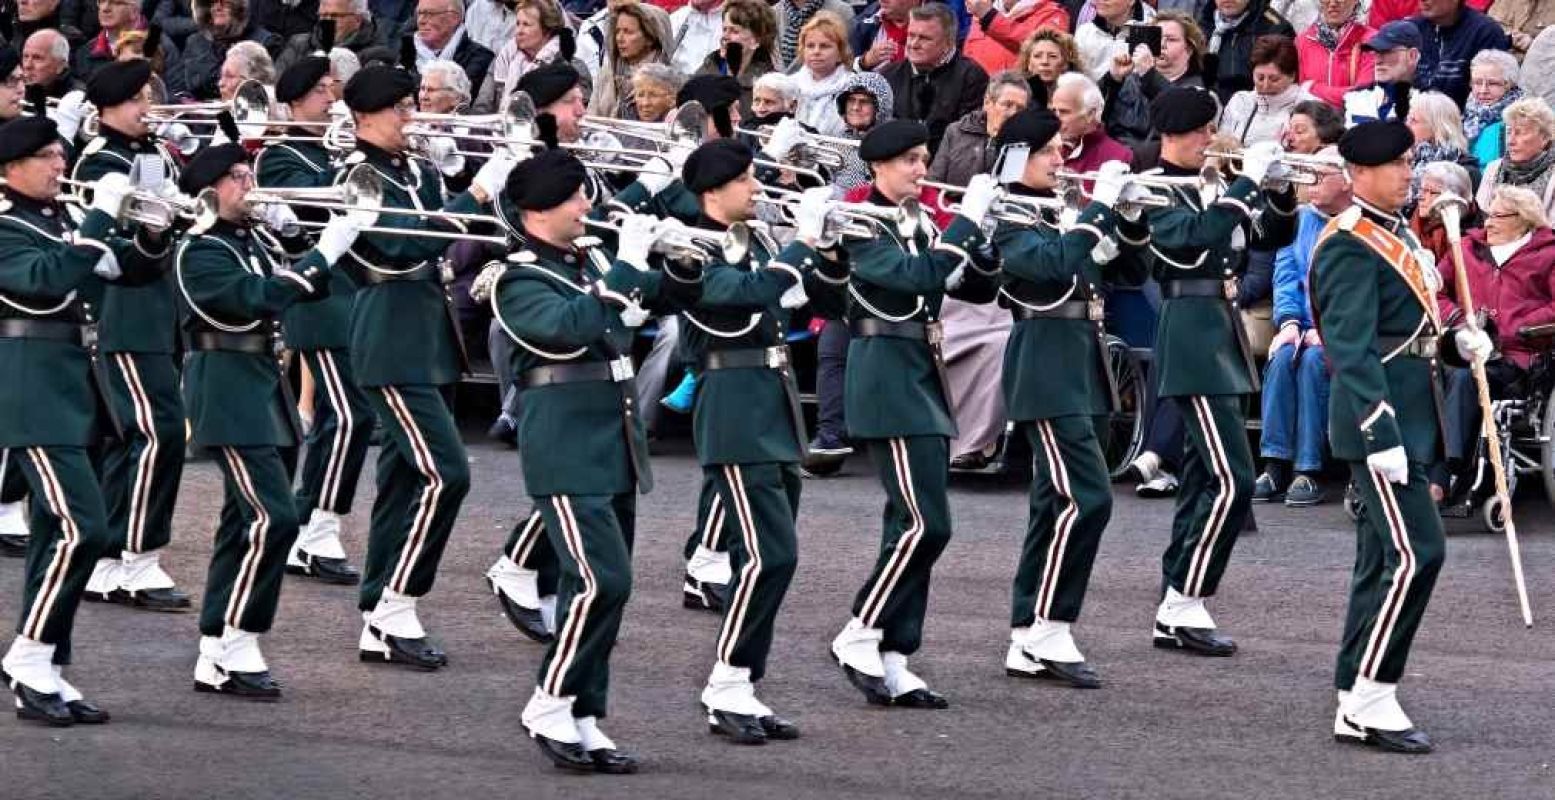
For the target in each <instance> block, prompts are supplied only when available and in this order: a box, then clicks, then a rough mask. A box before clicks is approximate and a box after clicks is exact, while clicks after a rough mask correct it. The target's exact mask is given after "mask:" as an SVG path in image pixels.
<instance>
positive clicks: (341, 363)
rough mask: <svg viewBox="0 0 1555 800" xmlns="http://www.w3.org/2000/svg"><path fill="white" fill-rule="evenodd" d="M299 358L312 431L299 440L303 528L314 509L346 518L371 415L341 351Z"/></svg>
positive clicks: (305, 352) (310, 352)
mask: <svg viewBox="0 0 1555 800" xmlns="http://www.w3.org/2000/svg"><path fill="white" fill-rule="evenodd" d="M301 355H302V359H303V361H304V362H305V363H306V364H307V365H308V372H309V373H311V374H312V375H313V386H314V392H313V398H314V400H313V428H312V429H310V430H309V431H308V435H307V437H306V438H305V439H304V442H305V444H306V445H307V452H306V454H304V456H303V459H302V480H301V481H300V482H299V484H298V486H297V516H298V517H299V518H300V519H302V520H303V521H304V522H306V521H307V520H308V517H309V516H311V515H312V514H313V510H314V509H321V510H323V511H332V512H334V513H336V514H349V513H351V501H352V500H353V499H355V498H356V484H357V481H358V480H360V479H361V477H362V464H363V463H364V462H366V461H367V448H368V446H369V445H370V444H371V443H372V438H373V410H372V406H370V405H368V402H367V394H366V393H365V392H363V391H362V390H361V388H359V387H358V386H357V385H356V381H355V380H354V379H353V378H352V375H351V358H350V356H349V355H348V354H347V353H346V351H345V350H303V351H302V352H301Z"/></svg>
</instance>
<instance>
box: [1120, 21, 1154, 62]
mask: <svg viewBox="0 0 1555 800" xmlns="http://www.w3.org/2000/svg"><path fill="white" fill-rule="evenodd" d="M1139 45H1144V46H1146V47H1148V48H1150V55H1152V56H1155V57H1156V58H1160V57H1161V26H1160V25H1152V24H1149V23H1145V22H1130V23H1128V51H1129V52H1130V53H1132V52H1134V48H1136V47H1138V46H1139Z"/></svg>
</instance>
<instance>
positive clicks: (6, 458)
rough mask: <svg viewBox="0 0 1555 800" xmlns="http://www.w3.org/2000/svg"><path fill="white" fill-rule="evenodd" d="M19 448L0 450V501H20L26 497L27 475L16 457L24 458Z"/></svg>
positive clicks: (23, 453)
mask: <svg viewBox="0 0 1555 800" xmlns="http://www.w3.org/2000/svg"><path fill="white" fill-rule="evenodd" d="M26 457H27V454H26V453H25V452H24V451H22V450H20V449H17V450H0V503H20V502H21V501H23V500H26V499H27V476H26V475H23V474H22V466H21V463H20V462H19V461H17V459H20V458H26Z"/></svg>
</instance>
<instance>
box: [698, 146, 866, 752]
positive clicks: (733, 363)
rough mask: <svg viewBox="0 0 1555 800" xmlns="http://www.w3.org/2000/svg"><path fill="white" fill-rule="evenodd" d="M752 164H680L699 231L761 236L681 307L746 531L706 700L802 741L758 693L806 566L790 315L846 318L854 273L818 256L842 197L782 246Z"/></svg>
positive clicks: (722, 715) (715, 473)
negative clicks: (768, 228)
mask: <svg viewBox="0 0 1555 800" xmlns="http://www.w3.org/2000/svg"><path fill="white" fill-rule="evenodd" d="M753 160H754V154H753V153H752V152H751V150H750V148H749V147H747V146H746V145H745V144H744V143H742V142H739V141H737V140H734V139H714V140H713V141H711V142H708V143H706V144H704V145H702V146H701V147H699V148H697V149H696V151H695V152H693V153H692V154H691V156H690V157H689V158H688V159H687V160H686V164H685V167H684V168H683V170H682V181H683V182H684V183H685V186H686V189H687V190H688V191H690V192H691V193H693V194H694V195H696V196H697V198H698V199H699V201H700V203H701V206H702V214H701V219H699V220H698V221H697V227H698V228H699V229H704V230H715V231H728V230H730V229H731V226H734V225H750V227H749V228H747V230H750V231H751V245H750V249H749V252H748V253H738V254H736V253H730V252H723V253H715V254H713V255H711V256H710V260H709V262H708V264H707V265H706V266H705V267H704V268H703V271H702V296H701V299H700V300H698V301H697V303H696V305H694V306H692V307H690V308H686V309H685V310H684V311H683V312H682V317H683V319H684V322H683V325H684V334H683V336H684V337H685V338H684V341H685V343H686V346H687V350H688V351H689V352H690V353H691V354H692V356H693V358H694V359H695V360H696V363H697V367H698V369H699V374H700V375H701V376H702V377H701V380H700V381H699V386H698V389H697V400H696V406H695V408H694V410H693V430H694V431H695V439H696V446H697V458H698V461H700V462H701V464H702V472H703V475H704V476H706V477H707V478H709V479H711V481H712V483H713V485H714V486H715V487H716V491H717V492H718V496H719V498H720V499H721V500H722V501H723V502H722V506H723V508H726V509H729V512H730V513H729V519H730V524H731V525H732V526H733V527H734V529H735V530H736V531H737V532H738V535H737V536H735V537H734V538H733V539H732V540H731V542H730V545H729V552H730V555H731V556H732V558H731V567H732V576H731V579H730V581H729V586H728V603H727V605H726V606H725V609H724V618H723V625H722V627H721V628H720V630H719V634H718V640H717V654H716V660H715V662H714V664H713V670H712V674H711V675H710V676H709V677H708V679H707V686H706V688H705V689H703V691H702V703H703V705H704V706H705V707H706V709H707V722H708V727H709V729H710V730H711V731H712V732H714V733H717V734H722V735H725V736H729V737H731V738H732V739H733V740H734V741H735V742H737V743H739V744H764V743H765V742H766V741H767V740H769V739H794V738H797V737H798V736H799V729H798V727H797V726H795V725H794V724H793V723H791V722H789V721H787V720H785V719H783V718H781V717H778V716H776V715H775V714H774V713H773V712H772V709H770V708H768V707H767V706H766V705H765V704H764V703H762V702H761V701H760V700H758V699H757V698H756V691H755V686H754V684H755V683H756V682H757V681H759V680H761V678H762V676H763V675H764V674H765V673H766V666H767V652H768V650H770V649H771V646H772V628H773V625H774V623H775V622H776V621H777V612H778V607H779V606H780V605H781V604H782V602H783V596H784V595H785V594H786V593H787V591H788V585H789V582H790V581H791V580H792V578H793V574H794V567H795V564H796V563H797V561H798V545H799V542H798V539H797V538H796V536H795V531H794V525H795V521H796V518H797V517H798V514H799V493H800V477H799V461H800V458H801V457H802V456H803V454H804V443H805V427H804V414H803V412H802V411H801V410H800V405H799V389H798V386H797V385H796V384H795V382H794V374H793V371H792V369H791V368H790V366H789V362H788V346H787V345H786V344H784V342H785V337H786V336H787V334H788V317H789V313H790V311H789V309H791V308H795V307H798V306H800V305H804V304H805V303H806V299H807V298H808V300H809V302H811V303H815V304H817V305H819V306H820V307H822V308H825V309H826V310H827V312H828V313H831V314H841V313H842V312H843V310H844V307H845V305H846V297H845V295H844V294H843V292H842V287H843V286H845V285H846V284H847V266H846V265H845V264H838V263H836V262H832V261H829V260H827V259H824V258H822V257H821V256H820V254H819V253H817V252H816V249H815V246H816V243H817V242H818V241H819V240H820V239H821V238H822V228H823V227H824V223H825V219H826V211H827V208H828V202H827V201H828V200H829V199H830V197H831V192H830V190H829V189H820V190H817V191H818V192H819V194H818V195H812V196H811V197H810V198H809V200H810V202H809V203H801V204H800V207H799V210H798V212H797V213H799V214H801V217H802V222H801V230H800V232H799V239H798V240H797V241H795V242H794V243H793V244H790V245H789V246H788V247H787V248H784V249H783V251H782V252H778V249H777V244H776V243H775V242H774V241H772V239H771V238H770V237H769V236H768V235H767V233H766V232H765V228H764V226H762V225H761V224H760V223H755V224H751V220H752V218H753V217H754V216H755V211H756V197H757V195H758V193H759V192H760V188H761V185H760V184H759V183H757V181H756V175H755V169H754V167H753V166H752V161H753ZM823 270H824V271H823Z"/></svg>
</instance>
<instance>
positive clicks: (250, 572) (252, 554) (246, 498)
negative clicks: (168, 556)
mask: <svg viewBox="0 0 1555 800" xmlns="http://www.w3.org/2000/svg"><path fill="white" fill-rule="evenodd" d="M221 452H222V455H224V456H225V457H226V459H227V468H228V469H229V470H231V471H232V483H233V484H234V485H236V486H237V487H238V495H239V496H240V497H242V498H243V502H245V503H247V504H248V507H249V508H251V509H253V511H254V521H253V522H251V523H249V525H248V535H247V537H246V538H247V540H248V547H247V548H246V549H245V551H244V553H243V561H242V563H241V565H240V566H239V567H238V575H237V578H236V579H235V580H234V581H233V582H232V594H231V595H230V596H229V597H228V598H227V614H226V621H227V626H228V627H232V628H239V627H242V625H241V621H242V619H243V612H244V611H245V610H247V608H248V601H249V598H250V597H252V596H253V593H254V581H255V580H256V579H257V576H258V573H259V561H260V559H261V558H263V557H264V554H265V535H266V534H267V533H268V532H269V530H270V512H269V510H267V509H266V508H265V504H264V503H261V502H259V493H258V492H256V491H255V490H254V479H253V477H252V476H250V475H249V474H248V465H247V464H245V463H243V456H242V454H241V453H239V452H238V451H237V448H233V447H223V448H221Z"/></svg>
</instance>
